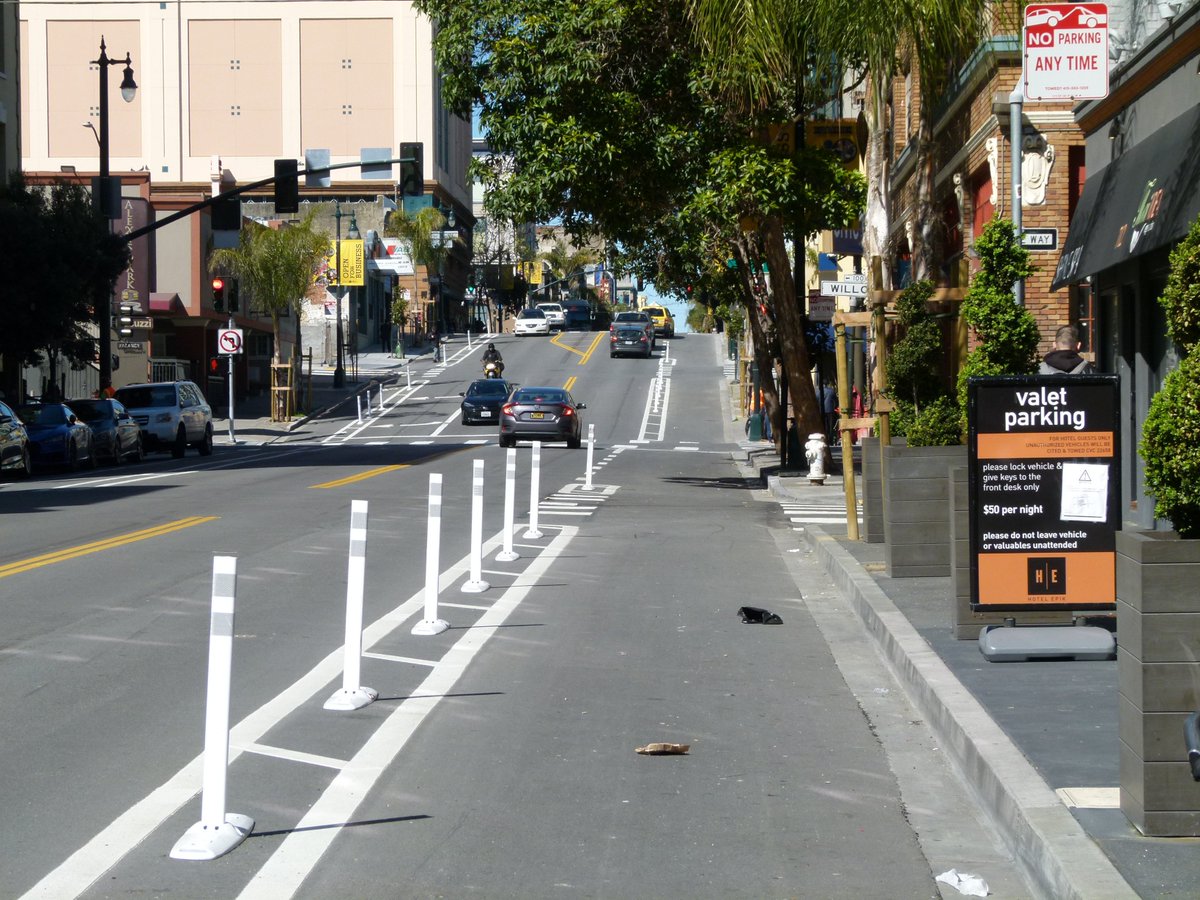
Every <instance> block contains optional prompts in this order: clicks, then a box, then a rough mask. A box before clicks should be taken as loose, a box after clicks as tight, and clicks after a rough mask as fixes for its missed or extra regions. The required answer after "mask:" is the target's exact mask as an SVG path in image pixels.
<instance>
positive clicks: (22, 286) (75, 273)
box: [0, 177, 129, 397]
mask: <svg viewBox="0 0 1200 900" xmlns="http://www.w3.org/2000/svg"><path fill="white" fill-rule="evenodd" d="M0 242H3V246H4V247H5V248H6V251H7V252H8V253H9V254H10V256H11V258H12V259H14V260H19V265H15V266H13V267H12V270H11V272H10V273H9V277H8V279H7V281H6V284H5V290H4V292H3V294H2V295H0V311H2V312H3V316H4V327H3V328H0V357H3V359H4V363H5V365H4V377H5V383H4V384H3V385H2V386H3V388H4V390H5V392H6V394H7V395H8V396H10V397H15V396H18V395H19V393H20V384H19V378H20V373H19V370H20V366H23V365H37V364H38V363H39V362H40V361H41V359H42V357H43V355H46V356H48V357H49V358H50V360H51V364H52V365H53V364H54V361H55V360H56V359H57V357H58V355H59V354H61V355H62V356H63V357H65V358H66V359H67V360H68V361H69V362H71V363H72V364H73V365H75V366H77V367H82V366H84V365H88V364H94V363H95V360H96V339H95V325H94V324H93V323H94V322H95V320H96V315H95V303H96V298H97V297H100V296H103V297H111V295H112V290H113V285H114V284H115V283H116V280H117V277H118V276H119V275H120V274H121V272H122V271H124V270H125V268H126V267H127V266H128V265H129V247H128V245H127V244H126V243H125V242H124V241H123V240H122V239H121V238H120V237H119V236H117V235H114V234H112V233H111V232H110V230H109V229H108V227H107V223H106V222H104V221H103V220H101V219H100V218H98V217H97V216H96V213H95V211H94V208H93V205H92V200H91V196H90V195H89V194H88V192H87V191H85V190H84V189H83V188H82V187H81V186H79V185H75V184H66V183H63V182H57V183H55V184H54V185H52V186H51V187H50V188H49V189H43V188H37V187H32V188H31V187H29V186H28V185H26V184H25V182H24V181H23V180H21V179H20V178H19V177H17V178H14V179H13V180H11V181H10V183H9V184H7V185H5V186H3V187H0Z"/></svg>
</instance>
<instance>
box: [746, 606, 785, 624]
mask: <svg viewBox="0 0 1200 900" xmlns="http://www.w3.org/2000/svg"><path fill="white" fill-rule="evenodd" d="M738 615H739V616H741V617H742V622H743V623H744V624H746V625H782V624H783V619H781V618H779V616H777V615H775V613H773V612H771V611H770V610H769V609H759V608H758V607H757V606H743V607H742V608H741V609H739V610H738Z"/></svg>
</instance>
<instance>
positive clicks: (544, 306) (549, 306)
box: [537, 303, 567, 331]
mask: <svg viewBox="0 0 1200 900" xmlns="http://www.w3.org/2000/svg"><path fill="white" fill-rule="evenodd" d="M537 308H538V309H540V310H541V311H542V312H544V313H545V314H546V320H547V321H548V322H549V323H550V329H551V331H553V330H554V329H555V328H557V329H558V330H559V331H561V330H562V329H563V328H564V327H565V326H566V324H567V313H566V310H564V309H563V308H562V304H561V303H539V304H538V305H537Z"/></svg>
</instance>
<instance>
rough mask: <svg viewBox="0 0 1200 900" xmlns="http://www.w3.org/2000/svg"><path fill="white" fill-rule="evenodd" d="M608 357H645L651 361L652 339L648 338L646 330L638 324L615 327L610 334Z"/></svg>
mask: <svg viewBox="0 0 1200 900" xmlns="http://www.w3.org/2000/svg"><path fill="white" fill-rule="evenodd" d="M608 355H609V357H615V356H644V357H646V358H647V359H649V358H650V338H648V337H646V329H645V328H642V327H641V326H640V325H638V324H637V323H636V322H634V323H631V324H630V323H627V324H625V325H615V326H613V328H612V329H611V330H610V331H609V332H608Z"/></svg>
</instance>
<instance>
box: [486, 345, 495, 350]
mask: <svg viewBox="0 0 1200 900" xmlns="http://www.w3.org/2000/svg"><path fill="white" fill-rule="evenodd" d="M488 349H489V350H495V349H496V345H495V344H488Z"/></svg>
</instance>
